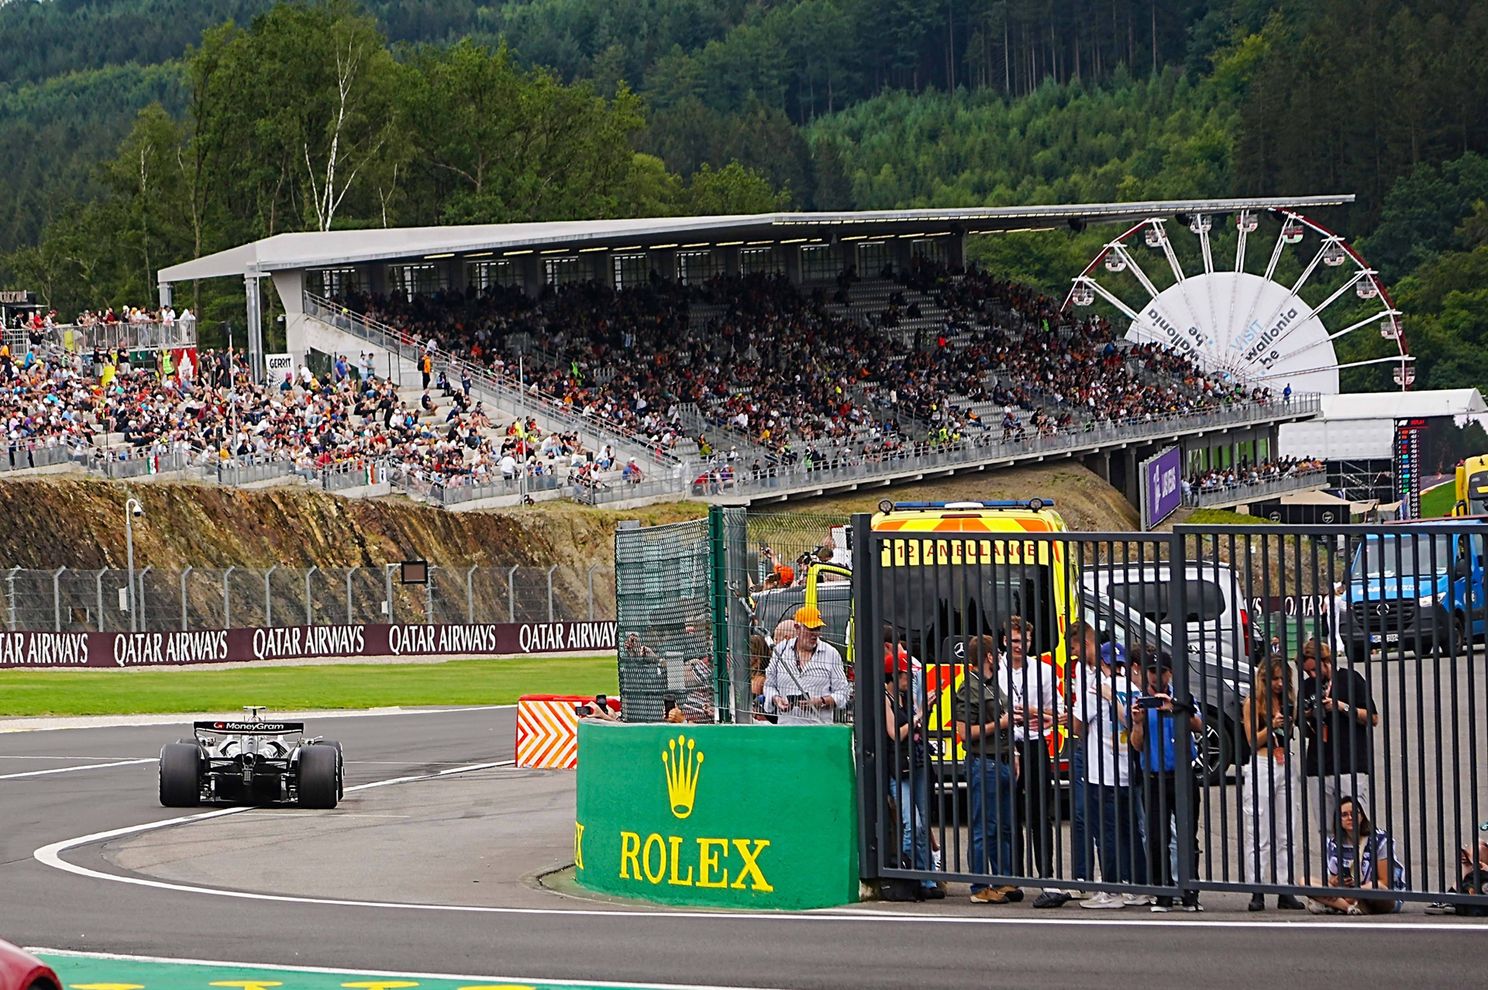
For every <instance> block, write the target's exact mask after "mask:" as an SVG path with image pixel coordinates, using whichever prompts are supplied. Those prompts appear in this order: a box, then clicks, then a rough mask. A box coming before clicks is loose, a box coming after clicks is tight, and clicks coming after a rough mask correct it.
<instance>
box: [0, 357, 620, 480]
mask: <svg viewBox="0 0 1488 990" xmlns="http://www.w3.org/2000/svg"><path fill="white" fill-rule="evenodd" d="M53 358H54V360H53V361H51V362H48V361H46V360H38V359H35V358H34V356H33V357H32V358H30V359H29V360H27V361H24V362H20V363H17V362H14V361H11V360H9V356H8V354H7V353H0V386H3V387H0V421H3V424H4V428H5V432H6V438H7V442H8V447H9V457H10V463H11V466H16V467H20V466H28V465H29V464H32V463H35V451H36V450H47V449H51V448H70V449H71V451H72V452H73V454H74V456H75V457H76V458H77V459H79V460H82V461H88V460H104V459H108V460H129V459H133V458H137V457H142V456H162V455H176V456H177V457H178V458H180V459H181V460H182V461H183V462H187V463H197V464H201V465H204V466H210V465H212V464H213V463H229V462H230V463H234V464H244V463H259V462H265V461H282V462H288V463H290V464H292V465H293V468H294V470H295V471H297V472H299V473H302V474H305V475H307V476H311V475H314V474H316V473H317V472H319V471H320V470H322V469H325V468H329V467H334V466H336V465H341V464H346V463H349V462H362V461H371V460H376V461H384V462H387V463H390V464H395V465H397V466H398V468H399V470H400V471H401V472H402V473H403V474H404V475H405V476H407V477H408V478H410V479H411V480H413V481H415V482H422V483H424V484H426V485H429V486H435V485H437V486H441V487H458V486H462V485H487V484H497V483H503V484H505V485H507V486H508V487H511V488H516V487H518V482H519V481H520V480H521V477H522V475H524V474H525V475H526V477H527V478H528V479H529V482H530V483H531V484H533V485H534V486H539V487H540V486H544V485H547V486H550V487H557V486H558V485H560V484H565V483H573V484H580V485H584V484H589V485H592V484H598V483H599V477H600V475H601V474H602V473H603V472H608V471H610V470H612V469H615V470H618V469H619V465H616V464H614V459H615V455H614V452H613V450H612V449H610V448H601V449H599V450H598V451H594V450H590V449H586V448H585V447H584V445H583V444H582V443H581V442H580V440H579V438H578V436H577V435H576V434H572V433H568V434H560V433H544V432H543V431H542V430H541V429H539V428H538V425H537V423H536V421H535V420H531V419H528V420H525V421H523V420H513V421H511V422H510V423H509V424H505V425H504V426H503V425H501V424H493V422H492V419H491V417H490V415H489V414H488V412H487V410H486V409H485V407H484V404H483V403H482V402H481V400H479V399H476V398H473V397H472V396H471V394H470V390H469V382H468V381H466V382H464V383H463V384H462V383H451V382H450V381H448V379H447V378H446V377H445V376H444V375H443V374H442V373H441V375H440V376H439V381H438V383H437V384H436V385H434V386H433V387H431V388H429V389H425V390H423V391H422V393H421V394H420V395H419V397H418V399H417V400H414V401H410V400H409V399H408V398H406V397H405V396H404V395H403V394H400V392H399V389H398V388H397V386H396V385H395V384H394V383H393V382H391V381H390V380H388V379H386V378H378V377H376V376H375V375H373V374H371V368H372V363H371V362H370V361H366V362H365V363H364V364H363V365H362V368H364V369H366V372H365V373H359V371H358V369H357V368H355V367H354V366H353V365H352V364H351V363H349V362H348V361H346V359H345V358H343V357H338V358H337V360H336V361H335V363H334V365H333V367H332V369H331V371H330V372H329V373H327V374H325V375H324V376H316V375H315V374H313V373H312V372H311V371H310V370H309V369H308V368H307V367H304V366H301V367H300V368H299V370H298V373H297V374H293V375H286V376H285V377H284V379H283V380H281V381H279V382H277V383H275V382H269V383H259V382H256V381H254V379H253V377H252V376H251V375H250V374H249V371H248V367H247V365H246V363H245V362H244V360H243V358H242V355H240V354H238V353H235V352H233V351H230V350H206V351H202V352H200V354H199V356H198V358H197V363H196V365H195V366H193V365H191V364H190V363H189V362H183V363H182V366H181V367H175V366H173V365H172V363H171V358H170V355H169V352H168V351H161V352H158V354H157V356H156V360H155V362H154V363H153V364H152V365H150V366H148V367H135V366H131V365H130V363H129V352H128V351H127V350H123V349H120V350H112V351H102V350H100V351H95V352H93V353H91V354H78V353H73V354H65V353H56V354H54V355H53ZM18 457H19V460H20V461H23V462H24V463H20V462H18ZM626 480H629V479H628V478H627V479H626ZM637 480H639V479H637Z"/></svg>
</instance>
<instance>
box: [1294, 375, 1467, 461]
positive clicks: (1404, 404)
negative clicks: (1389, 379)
mask: <svg viewBox="0 0 1488 990" xmlns="http://www.w3.org/2000/svg"><path fill="white" fill-rule="evenodd" d="M1485 413H1488V403H1485V402H1484V401H1483V395H1482V393H1481V392H1479V391H1478V390H1477V389H1475V388H1444V389H1434V390H1431V391H1426V392H1351V393H1347V394H1342V395H1325V396H1323V398H1322V414H1321V415H1320V416H1318V418H1317V419H1314V420H1311V421H1309V422H1306V423H1288V424H1285V425H1284V426H1282V428H1281V438H1280V443H1279V447H1280V453H1281V455H1282V456H1283V457H1321V458H1322V459H1323V460H1325V461H1362V460H1388V459H1389V457H1390V445H1391V444H1392V443H1394V441H1395V421H1396V420H1397V419H1431V418H1434V417H1441V416H1451V417H1453V418H1454V419H1458V420H1461V419H1464V418H1466V417H1469V416H1477V415H1482V414H1485Z"/></svg>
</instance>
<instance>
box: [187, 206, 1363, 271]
mask: <svg viewBox="0 0 1488 990" xmlns="http://www.w3.org/2000/svg"><path fill="white" fill-rule="evenodd" d="M1353 199H1354V197H1353V196H1352V195H1332V196H1285V197H1275V198H1266V199H1186V200H1162V201H1150V202H1142V203H1078V204H1064V205H1053V206H1002V207H957V208H954V209H950V208H948V209H925V210H872V211H864V212H856V213H760V214H752V215H743V216H711V217H654V218H649V219H634V220H566V221H558V222H550V223H505V224H472V225H468V226H459V227H382V228H370V229H365V230H330V231H309V232H305V233H295V234H276V235H274V236H273V237H268V238H265V239H263V240H260V241H253V242H251V243H248V244H242V245H239V246H238V247H235V248H229V249H227V250H226V251H218V252H217V253H215V254H209V255H206V256H204V257H201V258H197V259H195V260H194V261H186V262H182V263H181V264H179V265H172V266H170V267H168V268H163V269H161V270H160V273H159V281H160V282H162V283H167V282H169V283H175V282H187V281H192V280H195V279H203V278H223V277H227V276H232V275H247V274H250V273H258V274H268V273H271V272H275V271H289V270H295V269H302V268H331V267H336V266H341V265H357V264H365V263H368V262H374V261H400V260H420V259H430V260H432V259H435V258H447V257H451V256H453V255H462V256H464V257H467V258H469V257H474V256H476V255H480V256H485V255H486V254H487V253H490V254H493V255H494V254H495V253H497V252H502V251H532V250H538V251H541V250H544V249H555V248H558V249H561V248H570V249H575V248H581V247H591V248H596V249H612V250H613V249H619V248H621V247H631V246H633V247H634V248H636V249H640V248H651V249H665V248H674V247H716V246H727V244H728V242H730V241H744V242H747V241H749V240H761V241H766V242H773V243H778V242H781V241H784V240H789V239H794V238H798V237H799V238H802V239H807V238H815V237H832V236H833V235H835V236H836V238H837V239H839V240H840V239H841V238H843V237H850V236H858V235H861V236H867V237H874V236H890V237H892V236H916V235H927V234H933V233H956V234H981V233H988V234H990V233H1009V232H1015V231H1025V230H1054V229H1059V228H1064V227H1067V226H1070V225H1072V224H1082V223H1083V224H1093V223H1135V222H1137V221H1139V220H1142V219H1145V218H1147V217H1152V216H1165V215H1170V214H1175V213H1232V212H1235V211H1237V210H1267V209H1291V210H1302V209H1307V208H1312V207H1323V206H1337V205H1340V204H1343V203H1350V202H1353ZM683 242H686V243H683Z"/></svg>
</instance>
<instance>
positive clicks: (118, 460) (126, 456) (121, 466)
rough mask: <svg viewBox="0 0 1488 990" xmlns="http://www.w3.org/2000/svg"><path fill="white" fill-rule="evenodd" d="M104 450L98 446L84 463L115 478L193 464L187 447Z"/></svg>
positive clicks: (144, 475)
mask: <svg viewBox="0 0 1488 990" xmlns="http://www.w3.org/2000/svg"><path fill="white" fill-rule="evenodd" d="M101 453H102V452H101V451H98V450H96V449H95V450H94V452H93V453H92V454H89V455H86V456H85V457H84V459H83V466H84V467H86V468H87V469H88V470H89V471H92V472H94V473H96V474H101V475H103V476H104V477H105V478H109V479H111V480H114V481H119V480H123V479H126V478H144V477H148V476H149V475H152V474H167V473H171V472H175V471H184V470H186V468H188V467H189V466H190V465H191V453H190V451H184V450H168V451H161V452H156V451H151V450H149V449H148V448H144V449H140V450H130V449H128V448H125V449H124V450H122V451H112V452H109V453H107V454H103V455H102V456H100V454H101Z"/></svg>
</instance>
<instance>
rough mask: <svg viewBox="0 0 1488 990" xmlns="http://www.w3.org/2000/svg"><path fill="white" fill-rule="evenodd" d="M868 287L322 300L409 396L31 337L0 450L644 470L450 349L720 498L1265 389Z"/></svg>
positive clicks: (739, 283) (1084, 326)
mask: <svg viewBox="0 0 1488 990" xmlns="http://www.w3.org/2000/svg"><path fill="white" fill-rule="evenodd" d="M882 274H883V275H885V276H891V275H892V276H893V277H894V281H895V283H897V284H893V286H892V291H891V292H890V293H889V295H888V303H887V305H886V306H885V307H884V309H883V310H882V312H879V313H875V314H873V315H872V316H871V317H869V318H866V319H865V318H863V316H862V315H861V309H860V308H858V309H855V308H853V307H852V306H851V305H850V304H851V302H852V301H853V299H854V296H855V295H856V294H857V293H858V286H857V282H858V279H857V276H856V273H854V272H853V271H852V270H850V269H849V270H848V271H846V272H844V273H842V275H841V277H839V279H838V282H837V286H836V289H835V292H833V290H832V288H831V287H830V286H818V287H815V288H813V287H810V286H806V287H802V286H799V285H796V284H794V283H792V282H790V281H789V280H788V279H786V278H785V277H783V276H779V275H767V274H756V275H748V276H737V275H735V276H725V275H720V276H716V277H714V278H711V279H708V280H706V281H704V282H702V283H700V284H694V285H683V284H680V283H677V282H671V281H667V280H663V279H660V278H656V277H653V278H652V279H650V280H649V281H648V282H647V283H646V284H644V285H641V286H637V287H632V288H626V289H623V290H616V289H613V288H611V287H609V286H605V285H601V284H598V283H590V282H585V283H576V284H569V285H565V286H563V287H561V288H556V287H553V286H549V287H547V288H546V289H545V290H544V291H543V293H542V294H540V295H539V296H537V297H535V298H534V297H529V296H527V295H526V294H525V293H523V292H521V291H520V290H518V289H515V288H510V287H502V286H496V285H493V286H489V287H487V288H486V289H484V290H480V291H478V290H476V289H474V288H470V289H466V290H441V291H437V292H433V293H429V294H425V295H413V296H407V295H405V294H403V293H402V292H399V291H394V292H392V293H390V294H387V295H371V294H366V293H355V292H353V293H348V294H347V295H345V296H344V297H343V298H341V299H339V300H338V303H339V304H340V305H343V306H345V307H346V308H347V309H349V310H355V311H357V312H359V313H363V314H365V315H366V316H367V317H369V318H371V319H374V320H377V321H380V322H382V323H386V324H389V325H391V326H393V327H396V328H397V329H399V330H401V331H403V332H405V333H407V334H408V335H409V336H411V337H413V338H414V339H417V340H420V341H425V340H427V341H428V344H427V346H426V348H425V349H426V352H427V354H428V355H429V357H430V360H428V361H427V362H425V366H424V367H423V368H422V370H423V371H424V380H425V394H424V395H423V396H421V397H420V398H419V400H418V401H417V402H416V403H415V402H411V401H406V400H405V399H404V398H402V397H400V395H399V393H398V390H397V389H396V387H395V386H394V385H393V384H392V383H390V382H387V381H385V380H379V379H377V378H376V377H375V375H374V374H373V370H374V369H372V368H371V362H369V361H365V360H363V361H362V362H360V363H358V364H352V363H349V362H347V361H346V360H345V359H344V358H337V360H336V365H335V370H334V371H333V372H332V373H330V374H327V375H326V376H325V378H324V380H320V379H316V378H315V377H314V376H313V375H311V374H310V373H309V371H308V370H306V369H303V368H301V369H300V370H299V373H298V374H297V375H294V376H292V377H291V379H290V381H289V382H288V383H287V384H286V383H283V382H270V383H266V384H258V383H255V382H253V381H251V380H250V379H249V377H248V376H247V375H246V373H245V369H244V368H243V366H242V362H241V360H240V359H239V358H238V357H237V356H235V355H230V354H227V353H225V352H211V351H208V352H205V353H203V354H202V356H201V359H200V360H201V364H202V366H203V367H202V370H201V378H200V380H196V379H194V378H193V375H194V374H195V373H196V371H195V369H185V368H183V369H170V368H165V369H162V368H161V367H159V366H158V364H157V366H156V367H154V368H146V369H135V368H129V367H128V364H127V347H124V346H120V347H118V348H117V349H116V350H115V351H111V352H104V353H100V352H99V351H98V350H97V349H96V348H95V350H94V351H93V353H92V354H91V355H89V354H88V353H87V349H86V347H76V346H74V347H70V348H68V347H63V348H61V349H60V351H58V349H57V348H56V346H55V345H56V340H55V338H51V342H52V344H53V351H52V361H51V363H48V362H47V361H45V360H42V359H41V358H40V357H39V356H38V353H34V352H33V350H32V349H31V348H30V347H29V346H28V349H27V353H26V355H25V358H24V359H23V360H22V359H16V358H12V357H11V356H10V355H9V354H8V352H7V353H6V354H4V355H0V377H3V379H4V380H6V381H9V380H12V379H18V378H24V385H25V387H23V388H20V389H12V390H11V391H10V393H9V394H7V395H6V396H5V398H4V399H3V402H4V405H3V407H0V408H3V412H4V415H5V419H6V425H7V432H8V435H9V437H10V439H11V442H12V445H15V444H16V443H17V442H22V443H29V444H35V443H41V444H46V445H52V444H57V443H68V444H78V443H88V442H91V441H93V440H94V439H95V437H96V436H97V435H101V434H102V435H109V437H110V438H111V439H112V438H113V437H114V436H115V435H117V438H118V439H117V440H115V441H114V442H115V443H117V444H118V445H119V446H120V447H121V448H122V449H123V450H126V451H127V450H136V451H137V450H139V449H140V448H143V447H150V448H152V449H160V448H172V449H190V450H191V451H193V452H197V453H201V452H206V451H211V452H213V454H214V455H215V456H219V457H232V458H241V457H248V458H274V459H290V460H292V461H293V462H294V463H295V465H296V466H297V467H299V468H302V469H305V470H313V469H315V468H317V467H320V466H323V465H324V464H326V463H329V462H335V461H339V460H345V459H348V458H357V457H372V458H386V459H390V460H393V461H396V462H398V463H400V464H402V465H404V466H405V467H406V469H407V470H408V471H409V472H410V473H411V474H412V475H413V476H414V477H416V478H418V479H420V480H424V481H427V482H428V483H430V484H461V483H475V484H480V483H485V482H489V481H496V480H500V481H514V480H518V479H520V478H521V477H522V476H523V475H524V474H525V475H526V476H527V477H528V478H530V479H535V480H536V481H537V482H538V483H539V484H540V485H552V486H556V485H558V484H562V483H565V482H568V483H574V484H577V485H579V486H580V487H583V486H595V485H600V484H609V483H611V478H612V477H613V478H614V481H615V482H621V483H624V482H629V483H637V482H639V481H640V480H641V479H642V478H643V477H644V474H643V472H642V469H641V467H640V465H638V464H624V465H622V464H621V463H619V461H618V460H617V458H616V457H615V455H614V452H613V451H611V450H609V449H600V450H586V449H584V447H583V446H582V445H581V444H580V443H579V440H578V438H577V436H575V435H573V434H567V435H560V436H546V435H543V434H542V433H541V432H540V431H538V430H537V429H536V424H535V423H531V422H517V423H513V424H511V425H510V426H509V427H508V428H506V429H505V430H504V431H503V430H501V429H493V424H492V422H491V418H490V416H489V415H488V414H487V411H486V410H485V409H484V408H482V406H481V403H480V402H479V401H472V400H471V397H470V381H469V378H468V376H462V377H463V380H462V381H458V382H451V381H449V380H448V379H447V378H446V377H445V375H446V373H450V374H452V373H454V369H455V368H456V367H458V366H457V365H447V364H446V362H445V359H446V358H451V357H452V358H456V359H460V360H463V361H468V362H469V363H470V364H472V365H474V366H476V367H477V368H484V369H485V370H486V371H488V372H489V373H490V374H492V375H493V376H495V377H496V378H497V379H498V380H501V379H504V380H507V381H509V382H512V383H515V379H516V377H517V375H518V368H519V367H520V368H521V373H522V377H523V382H522V387H523V388H524V389H525V390H526V391H528V392H529V393H536V394H538V395H541V396H544V397H547V398H548V399H550V400H551V401H553V402H556V403H557V404H559V406H561V407H562V408H565V409H567V410H569V411H571V412H572V413H573V414H574V415H575V416H577V417H581V418H582V419H584V420H587V421H592V422H594V423H596V424H597V425H603V426H608V427H612V428H618V429H622V430H625V431H629V432H630V433H632V434H635V435H638V436H639V437H641V438H644V441H645V442H646V443H647V444H649V445H652V446H653V447H654V449H655V450H656V451H658V452H664V451H668V450H676V449H677V448H678V446H679V445H680V444H683V443H684V442H685V443H688V444H689V445H691V447H695V449H696V454H697V456H699V457H700V459H701V460H702V461H704V462H706V463H705V474H704V475H703V476H700V477H699V478H698V479H697V480H696V482H695V483H694V487H697V486H699V485H700V486H702V487H703V488H704V489H706V490H715V489H719V488H728V487H732V486H733V484H734V483H735V481H736V479H738V478H741V477H748V478H759V477H761V476H763V475H766V474H771V473H776V472H780V471H787V472H793V471H812V470H818V469H824V468H849V469H850V468H852V467H854V466H857V465H860V464H863V463H865V462H875V461H880V460H886V459H891V458H899V457H903V456H908V455H914V454H920V453H924V452H927V451H932V450H936V449H942V448H945V447H947V446H950V445H961V444H968V443H969V444H975V445H979V446H982V445H986V446H990V445H995V444H1002V443H1013V444H1016V443H1021V442H1024V441H1027V440H1029V439H1030V438H1038V437H1048V436H1051V435H1057V434H1060V433H1064V432H1069V431H1082V430H1091V429H1095V428H1097V427H1102V426H1111V425H1121V424H1126V423H1133V422H1145V421H1151V420H1155V419H1160V418H1165V417H1170V416H1178V415H1185V414H1191V413H1195V412H1200V411H1206V410H1211V409H1214V408H1217V407H1223V406H1230V405H1236V404H1240V403H1246V402H1266V401H1268V399H1269V396H1268V395H1267V394H1266V393H1265V392H1264V391H1263V390H1258V389H1251V388H1248V387H1247V386H1245V385H1243V384H1240V383H1236V382H1225V381H1221V380H1219V379H1217V378H1216V377H1214V376H1212V375H1208V374H1205V373H1203V372H1201V371H1200V370H1199V369H1198V368H1196V367H1195V366H1194V365H1193V364H1192V363H1191V362H1189V361H1188V360H1187V359H1185V358H1184V357H1182V356H1181V355H1179V354H1178V353H1176V352H1174V351H1171V350H1168V349H1166V348H1163V347H1160V346H1158V345H1155V344H1131V343H1128V342H1125V341H1117V340H1115V339H1114V335H1113V331H1112V328H1111V327H1110V326H1109V325H1108V324H1106V323H1105V322H1104V321H1103V320H1102V319H1100V318H1099V317H1090V318H1083V319H1074V318H1071V317H1070V316H1068V315H1067V314H1065V313H1063V312H1062V311H1061V310H1060V307H1059V306H1058V304H1057V303H1056V302H1055V301H1054V300H1052V299H1049V298H1048V297H1045V296H1042V295H1039V294H1037V293H1035V292H1033V291H1031V290H1029V289H1027V288H1025V287H1022V286H1019V285H1016V284H1014V283H1011V282H1006V281H1003V280H1000V279H996V278H993V277H991V276H989V275H987V274H985V273H983V272H980V271H977V270H975V269H970V270H966V271H959V270H958V271H951V270H949V269H946V268H944V267H942V266H937V265H932V264H929V263H923V262H921V263H917V264H916V265H914V266H913V267H911V268H910V269H909V270H907V271H904V272H902V273H898V274H897V275H896V274H895V273H893V272H892V270H886V271H885V272H884V273H882ZM911 295H913V296H915V297H916V298H914V299H913V300H910V298H909V297H910V296H911ZM926 314H929V315H928V316H927V315H926ZM188 318H192V317H191V316H190V313H189V310H188V311H186V312H184V313H182V314H179V315H178V314H176V313H175V312H173V311H172V310H171V309H170V308H169V307H165V308H163V309H160V310H154V311H150V310H145V309H141V308H132V309H129V310H125V311H123V312H118V313H116V312H115V311H113V310H111V309H106V310H103V311H101V312H91V311H90V312H88V313H84V314H82V315H81V316H79V317H78V319H77V321H76V322H75V323H74V324H71V325H69V326H76V327H90V326H97V325H100V324H101V325H104V326H110V325H114V326H117V325H126V326H127V325H130V324H141V323H150V324H152V325H158V326H164V325H172V324H175V323H176V322H178V321H181V320H186V319H188ZM25 322H26V330H27V332H28V334H30V335H34V336H36V337H37V340H38V341H41V340H44V339H47V338H45V334H46V333H48V332H52V331H56V330H57V329H58V328H59V327H60V326H61V324H59V323H57V318H56V314H55V313H49V314H43V313H41V312H39V311H38V312H35V313H33V314H31V316H30V317H29V318H27V319H26V321H25ZM83 339H87V338H83ZM162 353H164V352H162ZM90 357H91V360H90ZM435 358H437V360H434V359H435ZM164 360H165V361H166V362H167V363H168V362H169V360H170V359H169V357H168V356H167V357H166V358H165V359H164ZM435 374H437V375H438V378H439V384H438V386H435V385H434V384H433V383H432V382H431V381H430V379H431V377H433V376H434V375H435ZM683 453H686V454H687V455H688V456H693V452H692V449H690V448H689V449H687V450H685V451H683Z"/></svg>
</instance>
